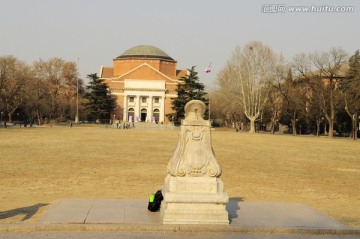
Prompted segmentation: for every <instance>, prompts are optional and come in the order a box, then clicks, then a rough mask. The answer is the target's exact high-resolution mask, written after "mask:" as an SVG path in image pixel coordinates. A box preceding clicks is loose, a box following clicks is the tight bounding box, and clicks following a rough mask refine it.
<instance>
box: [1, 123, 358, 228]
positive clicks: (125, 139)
mask: <svg viewBox="0 0 360 239" xmlns="http://www.w3.org/2000/svg"><path fill="white" fill-rule="evenodd" d="M177 137H178V132H176V131H140V130H115V129H110V128H94V127H92V128H87V127H80V128H76V127H74V128H71V129H70V128H65V127H64V128H55V127H53V128H20V129H19V128H17V129H0V223H34V222H36V221H37V220H38V219H39V217H40V216H41V213H42V212H43V211H44V210H46V208H47V206H45V207H38V206H35V205H37V204H38V203H44V204H50V203H52V202H53V201H55V200H59V199H62V198H126V199H137V198H144V199H145V198H147V197H148V195H149V194H150V193H153V192H155V191H156V190H157V189H159V188H160V187H161V185H162V184H163V181H164V178H165V176H166V165H167V163H168V161H169V159H170V157H171V155H172V153H173V151H174V149H175V146H176V143H177ZM212 138H213V148H214V151H215V154H216V156H217V159H218V161H219V162H220V164H221V166H222V169H223V174H222V176H221V178H222V180H223V181H224V185H225V191H227V192H228V194H229V196H230V197H231V198H234V197H236V198H242V199H243V200H245V201H267V202H269V201H273V202H300V203H305V204H307V205H309V206H310V207H313V208H315V209H317V210H319V211H320V212H322V213H324V214H326V215H328V216H330V217H333V218H335V219H337V220H339V221H340V222H342V223H344V224H347V225H350V226H352V227H360V186H359V185H360V141H359V140H358V141H357V142H355V141H352V140H349V139H328V138H316V137H292V136H276V135H266V134H256V135H249V134H246V133H235V132H234V131H220V130H216V131H213V133H212ZM145 206H146V205H144V207H145ZM38 208H40V210H39V211H37V209H38ZM26 213H28V215H29V217H30V219H27V218H26V219H27V220H24V221H22V220H23V219H24V216H25V215H26ZM32 214H34V216H32Z"/></svg>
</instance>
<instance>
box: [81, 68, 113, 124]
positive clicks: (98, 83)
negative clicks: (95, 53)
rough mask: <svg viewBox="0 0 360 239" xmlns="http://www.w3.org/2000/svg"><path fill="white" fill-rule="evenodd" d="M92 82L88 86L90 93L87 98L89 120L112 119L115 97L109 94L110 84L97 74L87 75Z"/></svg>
mask: <svg viewBox="0 0 360 239" xmlns="http://www.w3.org/2000/svg"><path fill="white" fill-rule="evenodd" d="M87 78H88V79H90V83H89V85H88V86H86V88H87V90H88V93H87V94H86V96H85V98H86V99H87V100H88V102H87V103H85V106H86V116H87V118H88V119H89V120H97V119H110V113H111V111H112V110H114V108H115V99H113V98H111V97H110V96H108V94H107V93H108V86H107V85H106V84H104V83H103V81H104V80H102V79H100V78H99V77H98V76H97V74H96V73H95V74H89V75H88V76H87Z"/></svg>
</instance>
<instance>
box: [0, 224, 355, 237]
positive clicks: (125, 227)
mask: <svg viewBox="0 0 360 239" xmlns="http://www.w3.org/2000/svg"><path fill="white" fill-rule="evenodd" d="M50 231H51V232H60V231H66V232H79V231H80V232H82V231H84V232H85V231H86V232H101V231H107V232H111V231H129V232H131V231H142V232H164V233H171V232H185V233H190V232H191V233H194V232H196V233H209V232H217V233H268V234H306V235H350V236H360V229H331V228H266V227H238V226H231V225H228V226H217V225H211V226H210V225H149V224H47V225H39V224H28V225H26V224H8V225H4V224H3V225H0V233H9V232H50Z"/></svg>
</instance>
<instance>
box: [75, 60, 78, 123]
mask: <svg viewBox="0 0 360 239" xmlns="http://www.w3.org/2000/svg"><path fill="white" fill-rule="evenodd" d="M78 74H79V58H78V62H77V67H76V115H75V124H79V77H78Z"/></svg>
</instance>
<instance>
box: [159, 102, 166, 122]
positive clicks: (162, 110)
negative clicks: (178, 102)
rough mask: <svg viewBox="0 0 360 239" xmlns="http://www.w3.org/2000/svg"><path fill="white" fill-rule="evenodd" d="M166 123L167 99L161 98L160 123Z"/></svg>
mask: <svg viewBox="0 0 360 239" xmlns="http://www.w3.org/2000/svg"><path fill="white" fill-rule="evenodd" d="M164 121H165V97H164V96H162V97H160V117H159V122H164Z"/></svg>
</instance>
